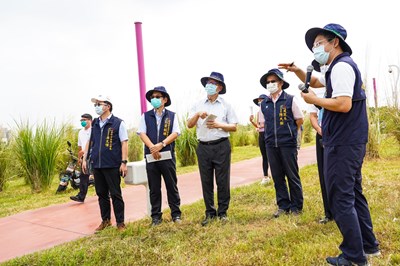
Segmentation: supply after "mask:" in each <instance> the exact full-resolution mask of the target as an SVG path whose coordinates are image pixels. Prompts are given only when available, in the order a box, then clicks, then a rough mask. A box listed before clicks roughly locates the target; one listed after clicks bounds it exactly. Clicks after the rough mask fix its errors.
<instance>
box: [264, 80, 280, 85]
mask: <svg viewBox="0 0 400 266" xmlns="http://www.w3.org/2000/svg"><path fill="white" fill-rule="evenodd" d="M278 81H279V80H274V79H273V80H269V81H267V84H270V83H275V82H278Z"/></svg>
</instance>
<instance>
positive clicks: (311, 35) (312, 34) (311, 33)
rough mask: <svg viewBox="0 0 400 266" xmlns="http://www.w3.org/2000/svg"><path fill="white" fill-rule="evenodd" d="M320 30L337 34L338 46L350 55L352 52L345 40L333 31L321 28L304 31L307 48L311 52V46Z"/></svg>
mask: <svg viewBox="0 0 400 266" xmlns="http://www.w3.org/2000/svg"><path fill="white" fill-rule="evenodd" d="M322 32H325V33H330V34H334V35H335V36H337V37H338V39H339V43H340V47H341V48H342V50H343V52H348V53H349V54H350V55H351V54H352V53H353V51H352V50H351V48H350V46H349V45H348V44H347V43H346V41H345V40H343V39H342V38H341V37H340V36H338V35H337V34H336V33H335V32H333V31H330V30H326V29H323V28H311V29H309V30H308V31H307V32H306V35H305V39H306V44H307V47H308V49H310V51H311V52H312V48H313V46H314V41H315V38H316V37H317V36H318V35H319V34H321V33H322Z"/></svg>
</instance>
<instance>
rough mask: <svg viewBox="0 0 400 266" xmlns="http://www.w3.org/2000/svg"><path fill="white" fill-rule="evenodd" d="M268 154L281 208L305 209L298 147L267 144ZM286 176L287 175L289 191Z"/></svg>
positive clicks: (277, 199)
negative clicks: (298, 161) (270, 145)
mask: <svg viewBox="0 0 400 266" xmlns="http://www.w3.org/2000/svg"><path fill="white" fill-rule="evenodd" d="M267 154H268V160H269V163H270V166H271V173H272V179H273V180H274V186H275V193H276V202H277V204H278V207H279V209H283V210H287V211H288V210H292V211H301V210H302V209H303V189H302V186H301V181H300V176H299V166H298V164H297V147H296V146H293V147H277V148H275V147H269V146H267ZM285 177H287V181H288V184H289V191H288V187H287V185H286V179H285Z"/></svg>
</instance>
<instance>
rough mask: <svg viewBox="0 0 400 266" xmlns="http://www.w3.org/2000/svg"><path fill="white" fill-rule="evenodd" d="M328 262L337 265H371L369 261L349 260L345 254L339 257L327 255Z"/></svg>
mask: <svg viewBox="0 0 400 266" xmlns="http://www.w3.org/2000/svg"><path fill="white" fill-rule="evenodd" d="M326 262H327V263H329V264H330V265H336V266H352V265H356V266H369V263H368V261H366V262H362V263H355V262H352V261H349V260H347V259H345V258H344V257H343V254H340V255H339V256H337V257H327V258H326Z"/></svg>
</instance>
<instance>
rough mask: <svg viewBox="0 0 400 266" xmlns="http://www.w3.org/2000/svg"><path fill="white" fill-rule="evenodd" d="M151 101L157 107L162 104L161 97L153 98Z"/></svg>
mask: <svg viewBox="0 0 400 266" xmlns="http://www.w3.org/2000/svg"><path fill="white" fill-rule="evenodd" d="M150 103H151V105H152V106H153V107H154V108H156V109H157V108H159V107H160V106H161V99H157V98H153V99H151V100H150Z"/></svg>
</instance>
